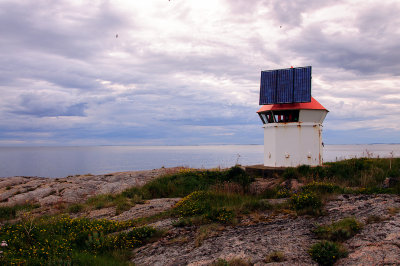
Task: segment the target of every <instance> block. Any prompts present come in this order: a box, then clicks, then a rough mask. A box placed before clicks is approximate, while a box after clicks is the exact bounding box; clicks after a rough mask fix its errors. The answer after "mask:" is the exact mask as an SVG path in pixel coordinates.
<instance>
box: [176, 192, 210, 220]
mask: <svg viewBox="0 0 400 266" xmlns="http://www.w3.org/2000/svg"><path fill="white" fill-rule="evenodd" d="M208 195H209V193H208V192H205V191H195V192H193V193H191V194H189V195H188V196H186V197H184V198H183V199H181V200H180V201H178V203H177V204H176V205H175V207H174V212H175V213H176V214H177V215H178V216H180V217H187V216H194V215H198V214H204V213H206V212H207V211H209V210H210V209H211V206H210V204H209V203H208V202H207V201H206V198H207V197H208Z"/></svg>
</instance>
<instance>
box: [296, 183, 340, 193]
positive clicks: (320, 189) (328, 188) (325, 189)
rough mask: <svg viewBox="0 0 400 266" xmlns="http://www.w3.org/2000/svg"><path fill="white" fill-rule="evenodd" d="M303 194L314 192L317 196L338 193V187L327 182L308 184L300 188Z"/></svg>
mask: <svg viewBox="0 0 400 266" xmlns="http://www.w3.org/2000/svg"><path fill="white" fill-rule="evenodd" d="M301 190H302V191H303V192H315V193H318V194H327V193H328V194H329V193H334V192H339V191H340V187H339V186H338V185H335V184H333V183H327V182H315V181H313V182H312V183H309V184H307V185H305V186H303V187H302V188H301Z"/></svg>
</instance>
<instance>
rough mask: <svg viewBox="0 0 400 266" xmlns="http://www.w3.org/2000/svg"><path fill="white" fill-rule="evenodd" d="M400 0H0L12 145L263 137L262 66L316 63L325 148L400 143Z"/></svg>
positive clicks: (2, 130) (0, 72) (7, 135)
mask: <svg viewBox="0 0 400 266" xmlns="http://www.w3.org/2000/svg"><path fill="white" fill-rule="evenodd" d="M398 14H400V3H399V2H398V1H389V0H385V1H368V0H362V1H358V0H354V1H340V0H325V1H320V0H307V1H306V0H297V1H282V0H201V1H199V0H170V1H168V0H146V1H132V0H126V1H123V0H113V1H97V0H90V1H89V0H87V1H78V0H66V1H63V0H57V1H54V0H36V1H29V0H26V1H23V0H21V1H19V0H0V35H1V37H0V93H1V94H0V96H1V97H0V146H21V145H22V146H41V145H55V146H57V145H58V146H69V145H202V144H263V128H262V122H261V120H260V119H259V117H258V115H257V113H256V112H257V110H258V109H259V108H260V106H259V105H258V101H259V90H260V89H259V88H260V72H261V71H262V70H269V69H280V68H288V67H291V66H294V67H301V66H312V72H313V79H312V95H313V97H314V98H316V99H317V100H318V101H319V102H320V103H321V104H322V105H323V106H324V107H326V108H327V109H328V110H329V111H330V112H329V113H328V115H327V117H326V119H325V122H324V127H323V139H324V142H325V143H327V144H363V143H399V142H400V119H399V118H398V116H399V114H400V16H399V15H398Z"/></svg>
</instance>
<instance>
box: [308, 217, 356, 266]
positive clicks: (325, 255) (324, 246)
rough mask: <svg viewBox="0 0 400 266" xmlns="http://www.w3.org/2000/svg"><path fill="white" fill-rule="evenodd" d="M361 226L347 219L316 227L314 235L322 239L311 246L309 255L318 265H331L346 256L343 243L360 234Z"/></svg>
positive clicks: (353, 219)
mask: <svg viewBox="0 0 400 266" xmlns="http://www.w3.org/2000/svg"><path fill="white" fill-rule="evenodd" d="M361 228H362V224H361V223H360V222H359V221H357V220H356V219H355V218H352V217H349V218H345V219H342V220H340V221H337V222H334V223H331V224H329V225H318V226H317V228H316V229H314V233H315V234H316V235H317V237H318V238H320V239H323V240H322V241H320V242H317V243H316V244H314V245H312V246H311V248H310V250H309V254H310V255H311V257H312V259H313V260H315V261H316V262H318V264H320V265H333V264H334V263H335V261H336V260H338V259H339V258H343V257H346V256H347V251H346V249H345V248H344V247H343V246H342V244H341V243H340V242H343V241H345V240H347V239H349V238H351V237H353V236H354V235H355V234H357V233H358V232H360V230H361Z"/></svg>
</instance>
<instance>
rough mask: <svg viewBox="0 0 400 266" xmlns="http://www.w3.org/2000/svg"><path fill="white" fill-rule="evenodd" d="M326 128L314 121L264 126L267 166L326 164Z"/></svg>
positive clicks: (265, 160) (265, 162) (265, 163)
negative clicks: (323, 130)
mask: <svg viewBox="0 0 400 266" xmlns="http://www.w3.org/2000/svg"><path fill="white" fill-rule="evenodd" d="M322 160H323V158H322V125H321V124H320V123H313V122H299V123H294V122H292V123H271V124H265V125H264V165H265V166H271V167H295V166H299V165H302V164H306V165H311V166H316V165H322Z"/></svg>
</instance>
